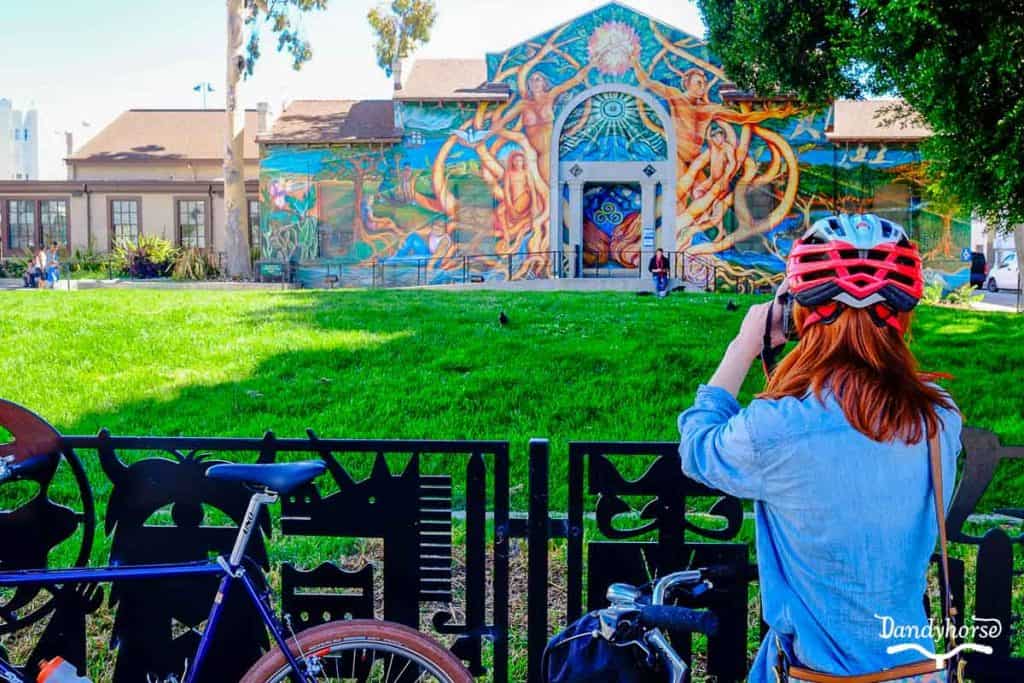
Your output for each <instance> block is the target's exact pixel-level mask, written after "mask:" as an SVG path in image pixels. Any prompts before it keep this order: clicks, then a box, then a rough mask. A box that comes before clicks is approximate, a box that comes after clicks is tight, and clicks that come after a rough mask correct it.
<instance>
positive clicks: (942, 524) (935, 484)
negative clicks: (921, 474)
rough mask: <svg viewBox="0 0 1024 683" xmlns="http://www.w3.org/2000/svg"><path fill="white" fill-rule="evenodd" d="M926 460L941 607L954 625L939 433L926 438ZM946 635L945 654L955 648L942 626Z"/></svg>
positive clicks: (952, 636)
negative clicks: (939, 561)
mask: <svg viewBox="0 0 1024 683" xmlns="http://www.w3.org/2000/svg"><path fill="white" fill-rule="evenodd" d="M928 460H929V461H930V464H931V480H932V491H933V492H934V494H935V519H936V522H937V523H938V526H939V552H940V554H941V556H942V606H943V612H944V615H943V616H944V617H945V619H947V620H949V622H950V623H955V617H956V609H955V608H954V607H953V590H952V588H951V584H950V579H949V546H948V541H947V540H946V503H945V496H943V495H942V442H941V440H940V433H939V432H936V433H935V434H932V435H931V436H929V437H928ZM942 630H943V633H944V634H946V636H947V639H946V647H947V648H948V649H947V652H948V651H949V650H952V649H953V648H954V647H956V634H955V633H954V629H952V628H948V627H947V626H946V624H945V623H944V624H943V629H942Z"/></svg>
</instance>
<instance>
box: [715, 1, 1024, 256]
mask: <svg viewBox="0 0 1024 683" xmlns="http://www.w3.org/2000/svg"><path fill="white" fill-rule="evenodd" d="M698 4H699V5H700V8H701V11H702V13H703V15H704V20H705V22H706V24H707V27H708V36H709V40H710V43H711V47H712V49H713V50H714V51H715V52H716V53H717V54H718V55H719V57H720V58H721V59H722V62H723V65H724V67H725V70H726V72H727V73H728V74H729V75H730V77H732V78H734V79H736V81H737V82H738V83H739V85H740V86H742V87H745V88H752V89H754V90H756V91H757V92H758V93H759V94H764V95H769V94H780V93H787V94H792V95H795V96H797V97H798V98H800V99H802V100H805V101H809V102H815V101H818V102H820V101H825V100H829V99H833V98H837V97H860V96H863V95H865V94H871V93H886V94H898V95H899V96H900V97H902V98H903V99H904V100H905V101H906V102H907V104H908V105H909V109H906V110H904V111H896V110H893V111H892V112H891V113H890V114H889V115H888V116H890V117H891V119H892V120H893V121H896V120H897V119H903V120H906V118H907V117H909V116H913V115H914V112H916V114H917V115H920V116H921V117H922V118H923V119H924V120H925V121H926V122H927V123H928V125H929V126H930V127H931V129H932V131H933V136H932V137H931V138H929V139H928V140H927V141H926V142H924V143H923V148H924V149H923V151H924V153H925V156H926V158H928V159H929V160H930V162H931V163H929V165H928V171H929V174H930V176H931V178H930V180H931V182H932V183H933V184H934V186H935V188H936V190H937V191H938V192H940V193H944V194H946V195H948V196H951V197H955V198H956V200H957V201H958V202H959V203H960V204H961V205H962V206H963V207H964V208H965V209H968V210H971V211H972V212H973V213H975V214H976V215H978V216H980V217H982V218H983V219H985V221H986V222H987V223H988V224H989V225H992V226H994V227H996V228H997V229H999V230H1001V231H1008V230H1010V229H1013V228H1014V227H1016V230H1015V235H1014V236H1015V240H1016V243H1017V253H1019V254H1024V135H1022V134H1021V131H1024V0H1002V1H1001V2H970V1H969V0H698Z"/></svg>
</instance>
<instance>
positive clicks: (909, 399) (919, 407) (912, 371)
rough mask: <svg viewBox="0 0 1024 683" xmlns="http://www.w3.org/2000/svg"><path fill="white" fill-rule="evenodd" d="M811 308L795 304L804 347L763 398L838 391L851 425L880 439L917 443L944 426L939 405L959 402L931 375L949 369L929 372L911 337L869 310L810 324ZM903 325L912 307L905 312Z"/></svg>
mask: <svg viewBox="0 0 1024 683" xmlns="http://www.w3.org/2000/svg"><path fill="white" fill-rule="evenodd" d="M810 313H811V312H810V311H809V310H808V309H807V308H805V307H803V306H800V305H799V304H797V305H795V306H794V307H793V317H794V319H795V322H796V326H797V329H800V330H803V332H802V333H801V335H800V341H799V343H798V344H797V345H796V348H795V349H793V351H792V352H791V353H790V354H789V355H787V356H786V357H785V358H784V359H783V360H782V362H781V363H780V364H779V366H778V367H777V368H776V369H775V371H774V372H773V373H772V374H771V376H770V377H769V378H768V382H767V385H766V386H765V391H764V392H763V393H761V394H759V397H761V398H782V397H784V396H794V397H796V398H803V397H804V396H806V395H807V392H808V391H813V392H814V395H815V396H816V397H817V398H818V400H821V399H822V392H823V391H824V390H826V389H828V390H830V391H831V392H832V393H833V394H834V395H835V398H836V400H837V401H838V402H839V405H840V407H841V408H842V410H843V414H844V415H845V416H846V419H847V421H849V423H850V425H851V426H852V427H853V428H854V429H856V430H857V431H858V432H860V433H861V434H864V435H865V436H867V437H869V438H871V439H873V440H875V441H879V442H887V441H893V440H895V439H899V440H901V441H904V442H906V443H908V444H915V443H918V442H920V441H921V440H922V439H924V438H925V436H926V435H927V434H934V433H936V432H937V431H938V430H939V428H940V427H941V420H940V418H939V415H938V412H937V410H936V408H937V407H938V406H942V407H944V408H949V409H952V408H953V403H952V402H951V401H950V399H949V397H948V396H947V395H946V394H945V393H944V392H943V391H942V390H941V389H939V388H938V387H936V386H934V385H933V384H930V382H931V381H933V380H935V379H936V378H938V377H943V375H939V374H935V373H924V372H921V371H920V370H919V369H918V367H917V361H916V360H915V359H914V355H913V354H912V353H911V352H910V348H909V347H908V346H907V343H906V340H905V339H904V338H903V335H901V334H900V333H899V332H898V331H897V330H896V329H894V328H893V327H890V326H888V325H886V326H884V327H879V326H878V325H876V324H875V322H874V321H873V320H872V319H871V315H870V314H869V313H868V311H867V310H862V309H854V308H848V309H846V310H844V311H843V312H842V313H841V314H840V315H839V317H838V318H837V319H836V320H835V321H834V322H832V323H830V324H827V325H825V324H820V323H819V324H811V325H808V326H807V327H806V328H804V323H805V321H806V319H807V317H808V316H809V315H810ZM898 315H899V316H900V317H901V318H904V319H903V320H900V323H901V327H902V329H909V328H910V317H911V314H910V313H900V314H898Z"/></svg>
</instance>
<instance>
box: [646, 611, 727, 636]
mask: <svg viewBox="0 0 1024 683" xmlns="http://www.w3.org/2000/svg"><path fill="white" fill-rule="evenodd" d="M640 624H641V625H642V626H646V627H648V628H660V629H663V630H665V631H669V632H677V633H678V632H680V631H696V632H698V633H705V634H707V635H709V636H713V635H714V634H715V633H716V632H717V631H718V617H716V616H715V615H714V613H712V612H709V611H707V610H696V609H690V608H689V607H678V606H676V605H648V606H647V607H644V608H642V609H641V610H640Z"/></svg>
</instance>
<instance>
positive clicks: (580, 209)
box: [549, 83, 676, 277]
mask: <svg viewBox="0 0 1024 683" xmlns="http://www.w3.org/2000/svg"><path fill="white" fill-rule="evenodd" d="M552 132H553V134H552V141H551V145H552V149H551V169H550V175H549V178H550V179H551V187H550V195H549V196H550V197H551V198H552V201H551V209H550V210H551V231H550V235H551V249H552V251H556V252H558V258H557V259H556V263H557V264H559V265H560V268H559V275H561V276H562V277H582V276H585V275H587V274H597V273H602V274H606V275H616V274H628V275H632V276H633V277H636V276H637V275H639V274H645V275H646V269H647V260H648V259H649V258H650V256H651V255H652V254H653V253H654V250H655V249H657V248H659V247H660V248H662V249H664V250H665V251H668V252H671V251H675V247H676V235H675V230H674V222H675V218H674V217H675V215H676V207H675V204H676V191H675V187H676V165H675V156H676V155H675V149H676V136H675V128H674V126H673V125H672V118H671V117H670V116H669V114H668V112H667V111H666V110H665V108H664V107H663V106H662V105H661V103H660V102H658V100H657V99H655V98H654V97H653V96H652V95H651V94H650V93H648V92H646V91H644V90H641V89H639V88H636V87H634V86H630V85H626V84H619V83H606V84H602V85H598V86H595V87H593V88H589V89H587V90H585V91H583V92H581V93H579V94H578V95H576V96H575V97H573V98H572V99H571V100H570V101H569V102H568V103H567V104H566V106H565V107H564V108H563V109H562V111H561V113H560V114H559V116H558V118H557V119H556V120H555V125H554V128H553V131H552ZM662 217H664V225H663V226H661V225H660V224H661V223H662ZM659 226H660V227H659ZM638 271H639V272H638Z"/></svg>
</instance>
